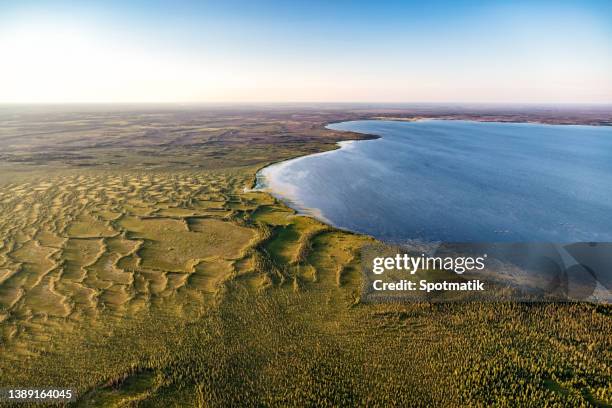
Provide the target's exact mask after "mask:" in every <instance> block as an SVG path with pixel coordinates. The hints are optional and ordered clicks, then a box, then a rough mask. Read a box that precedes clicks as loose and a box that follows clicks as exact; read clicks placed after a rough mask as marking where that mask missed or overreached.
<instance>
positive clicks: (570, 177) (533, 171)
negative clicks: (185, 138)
mask: <svg viewBox="0 0 612 408" xmlns="http://www.w3.org/2000/svg"><path fill="white" fill-rule="evenodd" d="M328 127H329V128H330V129H334V130H344V131H352V132H360V133H368V134H374V135H378V136H381V138H380V139H376V140H366V141H359V142H341V147H340V148H339V149H338V150H334V151H330V152H324V153H319V154H315V155H310V156H305V157H300V158H297V159H293V160H289V161H286V162H282V163H277V164H274V165H272V166H269V167H266V168H265V169H263V170H262V171H260V173H259V174H258V177H259V184H260V185H264V186H265V188H266V189H267V190H269V191H270V192H272V194H274V195H275V196H276V197H278V198H280V199H282V200H284V201H285V202H287V203H288V204H289V205H290V206H291V207H293V208H295V209H297V210H298V211H300V212H303V213H308V214H311V215H314V216H315V217H318V218H320V219H322V220H323V221H326V222H328V223H330V224H332V225H334V226H337V227H340V228H344V229H348V230H351V231H355V232H360V233H365V234H369V235H372V236H374V237H376V238H378V239H381V240H385V241H392V242H402V241H407V240H414V239H416V240H424V241H447V242H579V241H583V242H584V241H589V242H590V241H599V242H602V241H612V215H611V214H612V128H611V127H603V126H602V127H597V126H564V125H542V124H533V123H487V122H474V121H450V120H424V121H416V122H396V121H380V120H365V121H353V122H343V123H336V124H332V125H329V126H328Z"/></svg>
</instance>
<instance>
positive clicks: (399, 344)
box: [0, 108, 612, 407]
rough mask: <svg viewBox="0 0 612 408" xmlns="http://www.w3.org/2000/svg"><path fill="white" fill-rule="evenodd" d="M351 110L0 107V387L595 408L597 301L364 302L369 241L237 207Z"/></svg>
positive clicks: (280, 213)
mask: <svg viewBox="0 0 612 408" xmlns="http://www.w3.org/2000/svg"><path fill="white" fill-rule="evenodd" d="M377 114H378V112H377ZM393 114H396V113H393ZM363 115H364V113H363V112H361V111H359V112H352V111H348V112H347V111H341V110H324V109H302V110H291V109H280V108H278V109H275V110H262V111H248V110H242V111H240V110H227V109H225V110H223V109H217V110H215V109H210V110H206V111H202V110H197V109H195V108H193V109H183V110H168V109H161V108H160V109H152V108H150V109H147V110H131V111H130V110H126V109H124V110H116V111H104V112H102V111H96V110H93V108H92V109H88V110H84V111H81V112H78V113H75V112H72V113H66V112H65V111H60V110H58V111H55V112H53V111H52V112H49V111H45V112H40V111H38V110H36V109H33V110H31V111H29V110H25V111H10V110H5V111H3V112H2V113H1V115H0V117H1V120H2V121H3V123H5V125H3V126H2V127H1V128H0V146H1V147H2V149H1V150H0V151H1V153H0V210H1V211H0V232H1V235H0V236H1V237H2V238H1V239H2V241H1V242H0V335H1V336H0V340H1V341H2V348H1V349H0V384H1V385H2V386H29V387H34V386H37V387H43V386H55V387H59V386H69V387H74V388H76V389H78V391H79V396H80V397H79V401H77V403H76V405H78V406H92V405H100V406H159V407H166V406H173V405H196V406H197V405H200V406H239V405H245V406H257V405H268V406H292V405H297V406H305V405H322V406H339V405H364V404H368V405H370V406H385V405H396V406H428V405H431V404H435V405H443V406H465V405H475V406H490V405H500V406H516V405H533V406H542V401H543V400H545V401H546V402H547V403H548V405H549V406H580V405H584V406H606V404H608V405H609V404H612V380H611V379H612V358H611V357H612V340H611V337H612V336H610V334H611V333H612V320H611V316H610V314H611V313H612V309H611V308H610V307H609V306H594V305H588V304H538V305H526V304H525V305H521V304H501V305H491V304H456V305H452V304H446V305H439V304H429V303H420V304H383V305H365V304H361V303H360V302H359V290H360V275H359V271H358V262H359V259H358V250H359V248H360V246H362V245H364V244H366V243H371V242H372V240H371V239H370V238H368V237H364V236H359V235H355V234H350V233H347V232H343V231H338V230H335V229H333V228H330V227H328V226H326V225H324V224H321V223H320V222H318V221H316V220H313V219H311V218H307V217H302V216H296V215H295V214H294V213H293V211H291V210H290V209H288V208H287V207H285V206H284V205H282V204H281V203H279V202H277V201H276V200H274V199H273V198H272V197H270V196H269V195H267V194H264V193H261V192H252V191H249V187H251V185H252V183H253V178H254V174H255V172H256V171H257V169H258V168H260V167H261V166H263V165H265V164H267V163H271V162H274V161H278V160H283V159H286V158H289V157H294V156H297V155H302V154H307V153H311V152H315V151H321V150H325V149H331V148H333V147H334V143H335V141H337V140H340V139H346V138H361V137H363V136H360V135H357V134H339V133H336V132H332V131H326V130H324V129H322V124H324V123H326V122H329V121H335V120H345V119H353V118H359V117H362V116H363Z"/></svg>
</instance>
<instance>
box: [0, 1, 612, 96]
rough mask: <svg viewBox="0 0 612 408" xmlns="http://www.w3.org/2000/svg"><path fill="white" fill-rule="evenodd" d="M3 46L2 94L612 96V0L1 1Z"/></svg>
mask: <svg viewBox="0 0 612 408" xmlns="http://www.w3.org/2000/svg"><path fill="white" fill-rule="evenodd" d="M0 52H1V53H2V55H4V56H6V57H5V58H3V59H4V60H5V61H7V63H6V64H5V63H3V64H2V66H0V89H3V90H4V91H3V92H0V101H2V102H218V101H223V102H234V101H235V102H264V101H265V102H268V101H330V102H331V101H343V102H536V103H538V102H553V103H554V102H558V103H571V102H595V103H601V102H605V103H610V102H612V79H611V77H612V75H611V74H610V72H612V2H607V1H580V2H578V1H576V2H564V1H555V2H548V1H546V2H545V1H529V2H527V1H525V2H521V1H506V2H492V1H487V2H483V1H437V2H436V1H427V2H425V1H424V2H407V1H401V2H400V1H392V2H385V1H378V2H362V1H336V2H332V1H297V2H291V1H218V2H207V1H204V2H202V1H200V2H160V1H131V2H130V1H105V2H86V1H84V2H62V1H54V2H50V1H27V0H24V1H19V2H1V1H0ZM3 71H4V72H3Z"/></svg>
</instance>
